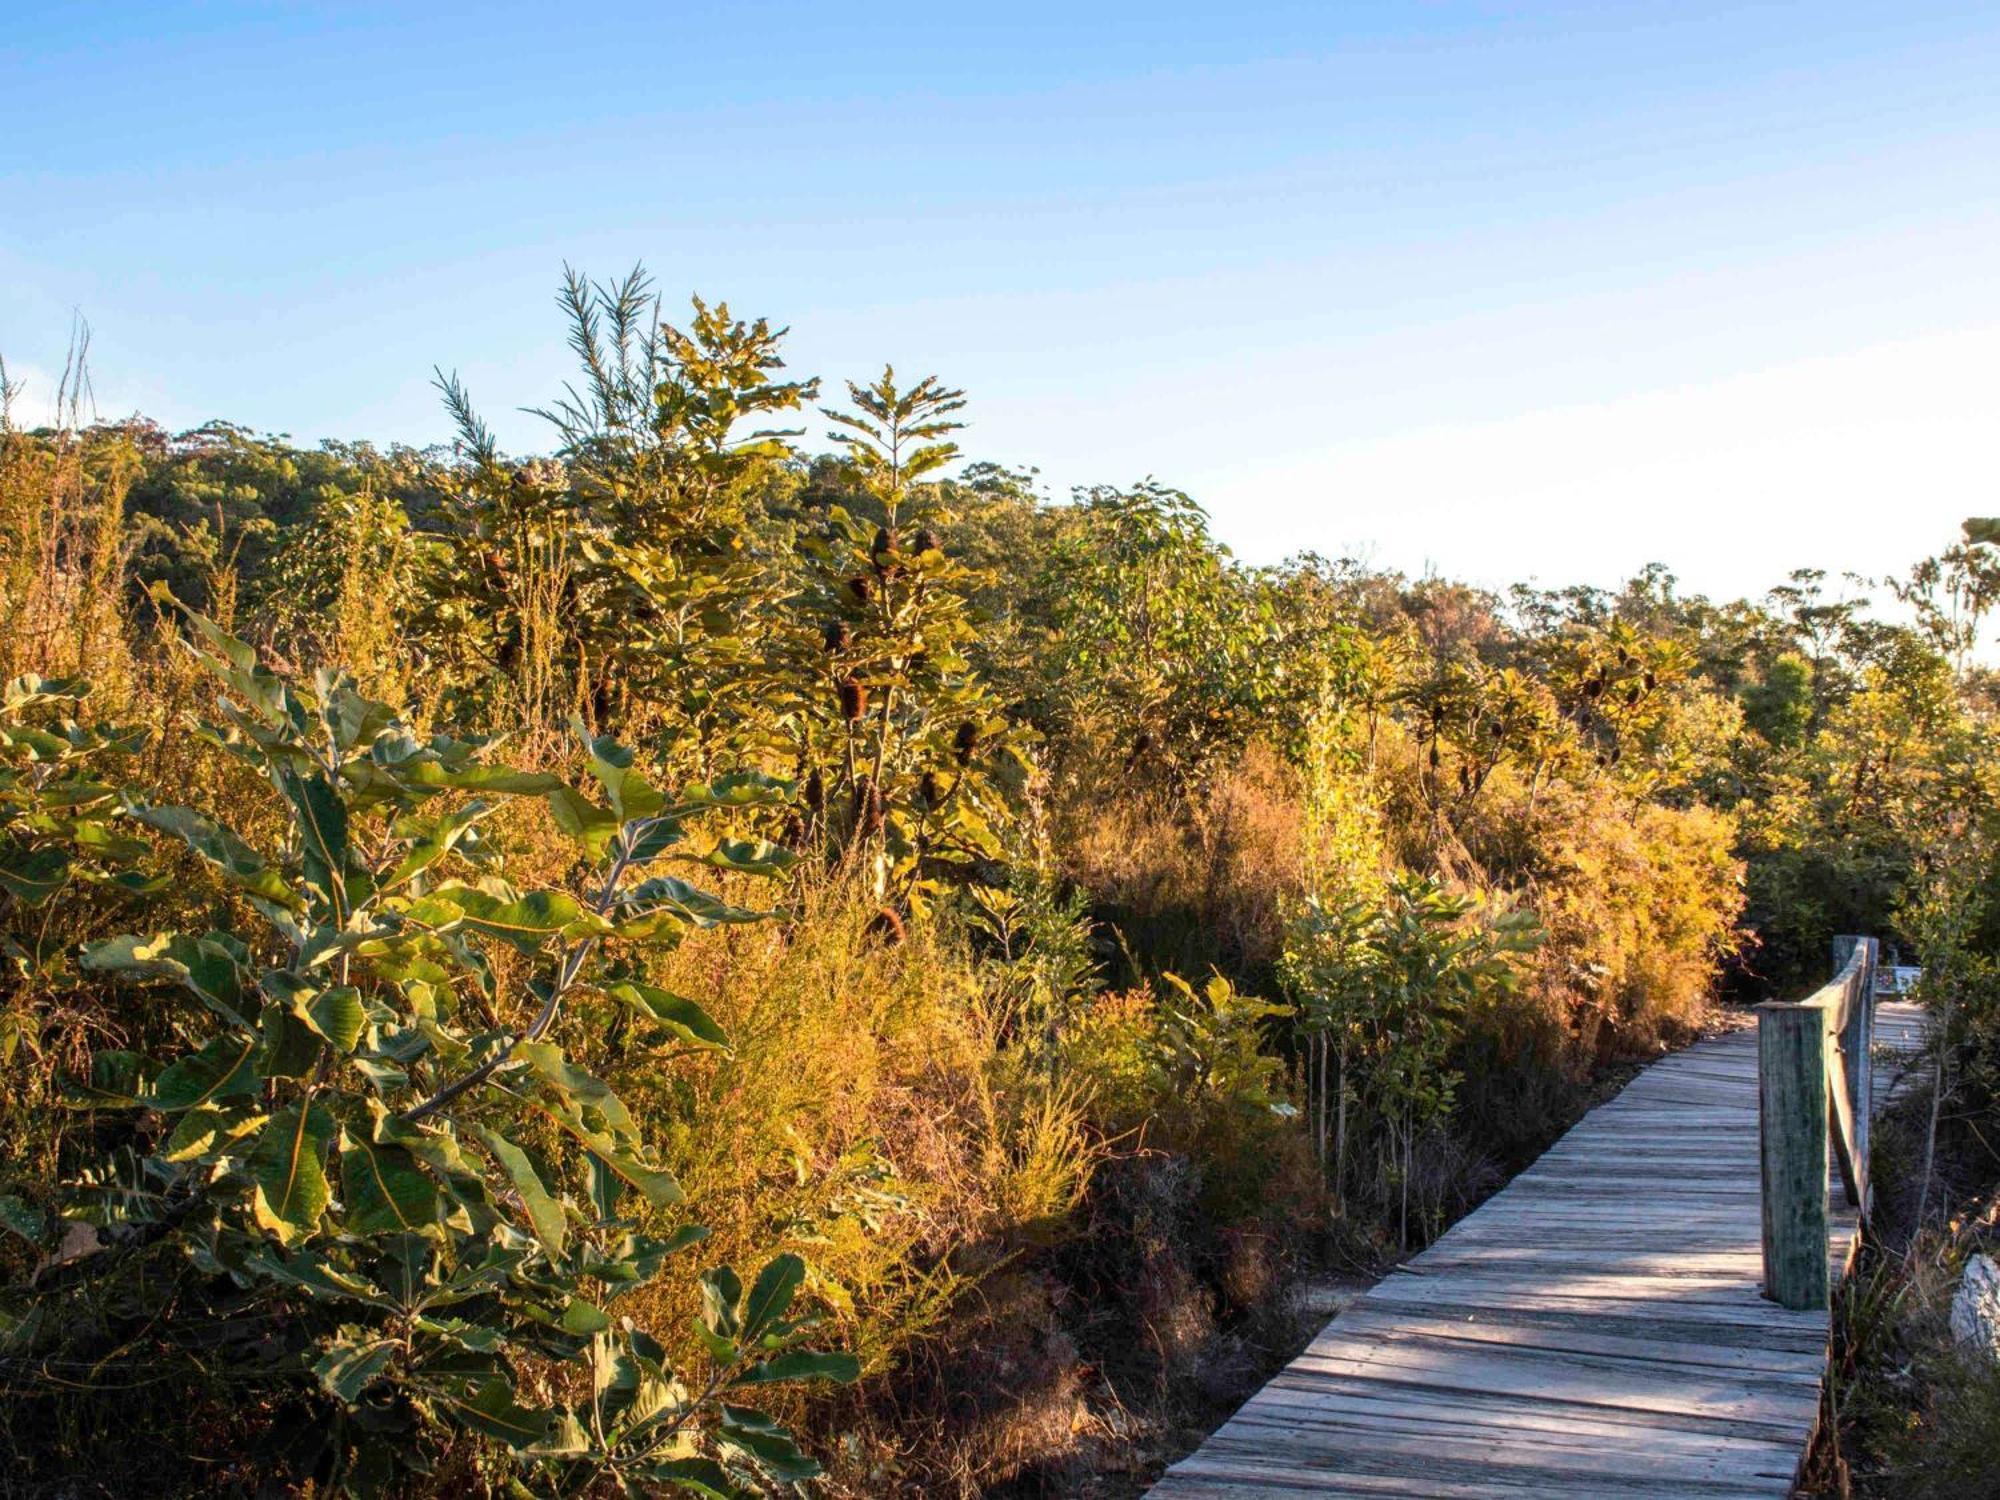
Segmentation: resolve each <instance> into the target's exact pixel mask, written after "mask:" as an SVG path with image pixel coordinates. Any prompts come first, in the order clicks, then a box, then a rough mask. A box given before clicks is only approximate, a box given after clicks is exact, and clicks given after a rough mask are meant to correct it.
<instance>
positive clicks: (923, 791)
mask: <svg viewBox="0 0 2000 1500" xmlns="http://www.w3.org/2000/svg"><path fill="white" fill-rule="evenodd" d="M917 796H918V797H920V798H921V799H923V804H924V806H925V807H927V808H930V807H936V806H937V805H938V804H939V803H940V802H942V801H944V794H943V793H942V792H941V791H939V790H938V779H937V772H935V771H926V772H924V774H923V777H922V779H920V780H919V781H918V782H917Z"/></svg>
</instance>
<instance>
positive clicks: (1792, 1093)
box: [1757, 937, 1875, 1308]
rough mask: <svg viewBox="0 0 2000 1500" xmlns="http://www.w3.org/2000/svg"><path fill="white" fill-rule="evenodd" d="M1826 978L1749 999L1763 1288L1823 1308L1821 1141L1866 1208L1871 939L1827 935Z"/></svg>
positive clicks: (1851, 1197) (1782, 1299)
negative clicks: (1814, 988) (1798, 992)
mask: <svg viewBox="0 0 2000 1500" xmlns="http://www.w3.org/2000/svg"><path fill="white" fill-rule="evenodd" d="M1833 956H1834V960H1835V967H1836V968H1837V969H1838V970H1839V972H1838V973H1837V974H1836V975H1835V976H1834V978H1833V980H1832V982H1831V983H1829V984H1827V985H1826V986H1824V987H1823V988H1822V989H1820V990H1819V991H1818V992H1817V993H1815V994H1814V995H1813V996H1812V997H1811V998H1809V999H1806V1000H1800V1001H1796V1002H1793V1003H1790V1004H1780V1003H1778V1002H1776V1001H1767V1002H1766V1003H1765V1004H1763V1005H1760V1006H1758V1007H1757V1110H1758V1113H1757V1124H1758V1136H1759V1140H1760V1143H1761V1148H1762V1156H1763V1174H1762V1175H1763V1186H1764V1194H1763V1196H1764V1295H1765V1296H1767V1297H1769V1298H1770V1299H1771V1300H1772V1301H1774V1302H1777V1303H1780V1304H1781V1305H1783V1306H1785V1307H1792V1308H1808V1307H1825V1306H1826V1305H1827V1298H1828V1294H1829V1292H1830V1290H1831V1283H1832V1272H1831V1269H1830V1267H1829V1265H1828V1252H1827V1209H1828V1203H1827V1198H1828V1185H1827V1161H1826V1153H1827V1145H1828V1143H1829V1141H1831V1143H1832V1146H1833V1152H1834V1157H1835V1159H1836V1160H1837V1161H1838V1162H1839V1165H1840V1182H1841V1188H1842V1190H1843V1192H1844V1193H1845V1195H1846V1198H1847V1202H1848V1206H1849V1207H1851V1208H1854V1209H1856V1210H1857V1211H1859V1212H1860V1213H1862V1214H1864V1215H1865V1214H1866V1213H1867V1211H1868V1114H1869V1109H1868V1102H1869V1089H1870V1064H1869V1056H1868V1052H1869V1045H1870V1041H1871V1039H1872V1037H1873V1035H1874V1029H1875V939H1873V938H1865V937H1841V938H1835V939H1834V953H1833Z"/></svg>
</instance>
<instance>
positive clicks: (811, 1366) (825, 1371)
mask: <svg viewBox="0 0 2000 1500" xmlns="http://www.w3.org/2000/svg"><path fill="white" fill-rule="evenodd" d="M860 1378H861V1361H860V1360H858V1359H856V1358H855V1357H854V1356H853V1355H852V1354H822V1353H820V1352H819V1351H818V1350H815V1349H787V1350H786V1351H785V1352H784V1353H782V1354H774V1355H772V1356H771V1357H770V1358H769V1359H767V1360H763V1361H762V1362H760V1363H758V1364H754V1365H752V1366H751V1367H750V1368H749V1369H747V1370H745V1371H744V1372H743V1373H742V1374H741V1375H738V1376H737V1377H736V1379H735V1380H734V1381H732V1382H731V1384H733V1385H775V1384H777V1383H778V1382H780V1381H786V1380H831V1381H832V1382H834V1384H836V1385H852V1384H854V1382H855V1381H857V1380H859V1379H860Z"/></svg>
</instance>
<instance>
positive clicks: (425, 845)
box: [382, 800, 493, 890]
mask: <svg viewBox="0 0 2000 1500" xmlns="http://www.w3.org/2000/svg"><path fill="white" fill-rule="evenodd" d="M492 810H493V805H492V804H491V803H490V802H480V801H477V800H475V801H472V802H468V803H467V804H466V805H465V806H464V807H461V808H459V809H458V810H457V811H455V812H450V813H446V814H445V815H444V816H443V817H441V818H432V819H427V820H410V821H408V822H405V823H399V824H398V825H397V829H396V831H397V833H398V835H399V836H401V837H404V838H409V839H412V840H414V842H412V843H411V845H410V848H409V851H408V852H407V853H406V854H404V856H403V857H402V859H401V860H399V861H398V862H397V864H396V867H395V868H394V869H393V870H391V871H390V872H389V873H388V875H386V876H385V877H384V878H383V880H382V888H383V889H384V890H389V889H393V888H394V887H396V886H399V885H401V884H403V883H404V882H405V881H407V880H411V879H414V878H415V877H416V876H418V875H420V874H422V873H423V872H424V871H425V870H428V869H429V868H430V867H431V866H432V865H434V864H436V863H437V862H438V861H439V860H441V859H443V858H444V857H445V855H447V854H449V853H450V852H451V851H452V850H453V849H454V848H455V847H457V845H458V842H459V840H460V839H462V838H464V837H465V835H466V834H467V833H468V832H469V831H470V830H471V829H473V828H474V827H476V826H478V824H479V822H480V820H481V819H482V818H484V817H485V816H486V815H487V814H488V813H489V812H491V811H492Z"/></svg>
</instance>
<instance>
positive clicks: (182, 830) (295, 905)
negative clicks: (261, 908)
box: [130, 803, 305, 911]
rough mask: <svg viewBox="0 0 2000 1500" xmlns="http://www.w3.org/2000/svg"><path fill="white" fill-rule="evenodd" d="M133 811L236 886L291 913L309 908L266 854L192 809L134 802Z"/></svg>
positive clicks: (138, 817)
mask: <svg viewBox="0 0 2000 1500" xmlns="http://www.w3.org/2000/svg"><path fill="white" fill-rule="evenodd" d="M130 811H131V814H132V816H133V817H134V818H136V819H138V820H139V821H140V822H141V823H144V824H145V825H146V826H147V827H148V828H157V829H158V830H159V831H160V832H162V833H166V834H171V835H172V836H173V837H175V838H177V839H179V840H180V841H181V842H182V843H184V844H186V845H187V846H188V848H190V849H192V850H193V851H194V852H195V853H196V854H198V855H200V856H201V857H202V858H203V859H204V860H206V861H207V862H208V863H209V864H210V865H212V866H214V867H215V869H216V870H217V871H219V872H220V873H221V875H222V876H223V878H224V879H226V880H228V881H229V882H230V883H232V884H233V885H237V886H240V887H241V888H242V889H244V890H246V891H250V892H252V893H253V894H255V895H258V896H261V897H263V898H264V899H265V900H266V901H269V902H270V903H271V904H272V905H273V906H277V907H282V908H284V909H285V910H287V911H297V910H299V908H301V907H302V906H304V905H305V903H304V901H302V900H301V899H300V897H299V895H298V893H297V892H296V891H294V890H293V889H292V888H291V887H290V886H288V885H286V884H285V879H284V876H282V875H281V874H279V873H278V871H277V870H276V869H274V868H273V867H272V866H271V864H270V862H269V861H267V860H266V859H265V858H264V856H263V855H261V854H259V853H258V852H257V851H256V850H255V849H252V848H251V847H250V846H249V845H248V844H246V843H244V842H243V840H242V839H240V838H238V837H237V836H236V835H235V834H234V833H231V832H230V831H229V830H228V829H227V828H224V827H223V826H222V825H221V824H220V823H217V822H216V821H215V820H214V819H213V818H208V817H204V816H203V815H202V814H201V813H198V812H196V811H195V810H194V809H193V808H191V807H153V806H149V805H147V804H145V803H134V804H133V805H132V806H131V808H130Z"/></svg>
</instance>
